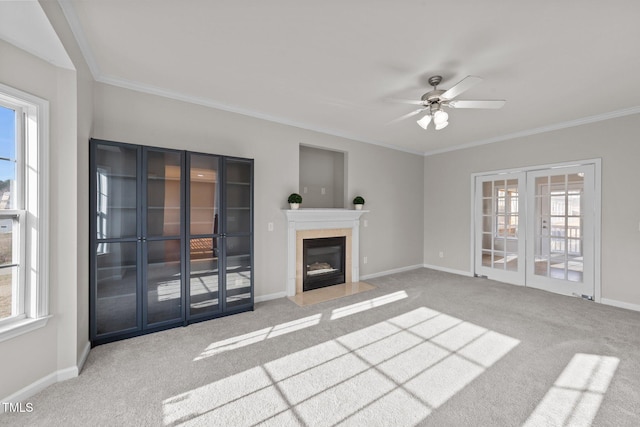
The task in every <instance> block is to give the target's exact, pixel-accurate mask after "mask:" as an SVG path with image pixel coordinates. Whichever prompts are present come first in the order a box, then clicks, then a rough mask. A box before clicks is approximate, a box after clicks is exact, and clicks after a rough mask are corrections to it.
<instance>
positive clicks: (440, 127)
mask: <svg viewBox="0 0 640 427" xmlns="http://www.w3.org/2000/svg"><path fill="white" fill-rule="evenodd" d="M445 114H446V113H445ZM434 124H435V125H436V130H440V129H444V128H446V127H447V126H449V122H447V121H445V122H442V123H435V121H434Z"/></svg>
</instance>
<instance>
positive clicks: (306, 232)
mask: <svg viewBox="0 0 640 427" xmlns="http://www.w3.org/2000/svg"><path fill="white" fill-rule="evenodd" d="M284 212H285V215H286V216H287V233H288V234H287V237H288V238H287V296H290V297H293V296H296V295H299V294H302V293H303V292H302V275H303V267H304V266H303V265H302V264H303V262H302V240H303V239H312V238H322V237H340V236H345V237H346V257H345V258H346V260H345V261H346V262H345V270H346V271H345V273H346V274H345V275H346V283H347V284H350V283H356V282H358V281H359V279H360V265H359V259H360V250H359V248H360V216H361V215H362V214H364V213H366V212H368V211H361V210H348V209H295V210H285V211H284ZM310 292H313V291H310Z"/></svg>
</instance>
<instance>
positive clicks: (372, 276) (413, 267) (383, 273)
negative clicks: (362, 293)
mask: <svg viewBox="0 0 640 427" xmlns="http://www.w3.org/2000/svg"><path fill="white" fill-rule="evenodd" d="M418 268H422V264H416V265H409V266H407V267H400V268H394V269H391V270H386V271H380V272H378V273H372V274H365V275H364V276H360V280H367V279H375V278H376V277H382V276H388V275H389V274H395V273H402V272H404V271H410V270H416V269H418Z"/></svg>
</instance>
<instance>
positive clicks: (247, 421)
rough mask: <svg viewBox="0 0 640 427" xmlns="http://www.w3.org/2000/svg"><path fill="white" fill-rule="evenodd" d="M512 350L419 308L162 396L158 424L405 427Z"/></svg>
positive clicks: (509, 341)
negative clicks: (367, 424) (372, 426)
mask: <svg viewBox="0 0 640 427" xmlns="http://www.w3.org/2000/svg"><path fill="white" fill-rule="evenodd" d="M318 320H319V318H318ZM303 323H304V322H303ZM267 329H268V330H269V331H271V328H267ZM285 329H286V328H285ZM254 338H255V337H252V338H251V339H254ZM519 343H520V341H519V340H517V339H515V338H511V337H508V336H506V335H502V334H499V333H497V332H495V331H490V330H488V329H485V328H482V327H480V326H478V325H474V324H472V323H469V322H465V321H463V320H461V319H457V318H455V317H452V316H449V315H447V314H444V313H440V312H438V311H435V310H431V309H429V308H426V307H421V308H418V309H416V310H413V311H410V312H408V313H405V314H402V315H400V316H396V317H393V318H391V319H388V320H386V321H383V322H380V323H377V324H375V325H372V326H369V327H366V328H363V329H359V330H357V331H355V332H352V333H349V334H346V335H343V336H341V337H338V338H336V339H333V340H330V341H326V342H324V343H322V344H318V345H315V346H313V347H310V348H307V349H304V350H301V351H298V352H296V353H292V354H290V355H287V356H285V357H281V358H278V359H276V360H273V361H271V362H269V363H266V364H264V365H262V366H257V367H255V368H252V369H249V370H246V371H243V372H240V373H238V374H235V375H232V376H230V377H227V378H224V379H221V380H219V381H216V382H213V383H210V384H206V385H204V386H202V387H199V388H196V389H193V390H190V391H188V392H185V393H182V394H179V395H176V396H174V397H171V398H169V399H166V400H165V401H163V402H162V406H163V416H164V423H165V425H177V424H180V425H183V424H184V425H191V424H193V425H195V424H197V425H209V424H210V423H213V424H215V425H236V426H240V425H254V424H258V423H264V425H285V424H286V425H296V424H306V425H314V426H333V425H342V424H344V425H354V424H359V423H365V421H371V420H375V422H376V424H377V425H394V426H411V425H415V424H416V423H418V422H420V421H421V420H423V419H425V418H426V417H428V416H429V414H430V413H432V412H433V411H434V410H436V409H437V408H438V407H439V406H441V405H442V404H443V403H445V402H446V401H447V400H449V399H450V398H451V397H453V396H454V395H455V394H456V393H458V392H459V391H460V390H462V389H463V388H464V387H465V386H467V385H468V384H469V383H470V382H471V381H473V380H474V379H476V378H477V377H478V376H480V375H481V374H482V373H483V372H485V371H486V370H487V369H488V368H489V367H491V365H493V364H494V363H495V362H497V361H498V360H499V359H500V358H502V357H503V356H504V355H506V354H507V353H508V352H509V351H510V350H512V349H513V348H515V347H516V346H517V345H518V344H519ZM229 344H233V343H229Z"/></svg>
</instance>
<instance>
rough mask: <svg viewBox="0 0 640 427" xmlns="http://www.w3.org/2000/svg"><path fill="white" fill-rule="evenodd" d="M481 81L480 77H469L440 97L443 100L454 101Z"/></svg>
mask: <svg viewBox="0 0 640 427" xmlns="http://www.w3.org/2000/svg"><path fill="white" fill-rule="evenodd" d="M481 81H482V79H481V78H480V77H476V76H467V77H465V78H464V79H462V80H460V81H459V82H458V84H456V85H455V86H454V87H452V88H451V89H449V90H447V91H445V92H444V93H443V94H442V95H440V97H441V98H443V99H453V98H455V97H456V96H458V95H460V94H461V93H462V92H464V91H466V90H469V89H471V88H472V87H473V86H475V85H477V84H478V83H480V82H481Z"/></svg>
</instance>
